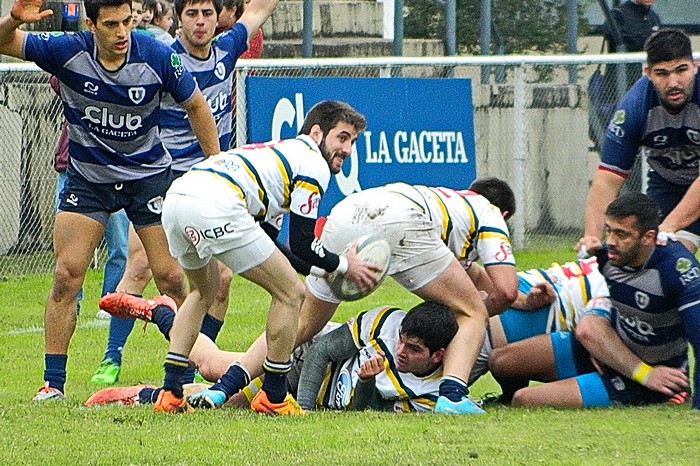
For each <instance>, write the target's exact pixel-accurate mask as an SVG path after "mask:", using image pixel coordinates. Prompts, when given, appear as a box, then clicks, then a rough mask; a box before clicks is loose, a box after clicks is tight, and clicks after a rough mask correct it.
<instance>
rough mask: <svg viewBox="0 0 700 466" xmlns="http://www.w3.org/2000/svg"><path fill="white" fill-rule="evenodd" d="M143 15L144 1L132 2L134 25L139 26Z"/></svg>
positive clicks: (132, 20)
mask: <svg viewBox="0 0 700 466" xmlns="http://www.w3.org/2000/svg"><path fill="white" fill-rule="evenodd" d="M141 16H143V3H141V2H131V23H132V25H133V26H134V27H136V26H138V24H139V23H140V22H141Z"/></svg>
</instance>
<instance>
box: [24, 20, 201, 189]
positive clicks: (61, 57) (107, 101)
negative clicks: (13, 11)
mask: <svg viewBox="0 0 700 466" xmlns="http://www.w3.org/2000/svg"><path fill="white" fill-rule="evenodd" d="M23 56H24V58H25V59H26V60H31V61H33V62H35V63H36V64H37V65H38V66H39V67H40V68H41V69H43V70H45V71H47V72H49V73H51V74H53V75H55V76H56V77H57V78H58V79H59V81H61V100H62V101H63V112H64V114H65V117H66V121H67V122H68V138H69V148H68V150H69V153H70V155H71V158H70V164H71V166H70V168H71V169H74V170H75V171H77V172H78V173H79V174H80V175H82V176H83V177H84V178H86V179H87V180H88V181H90V182H92V183H115V182H121V181H131V180H136V179H141V178H144V177H147V176H150V175H154V174H156V173H159V172H162V171H163V170H165V169H167V168H168V167H169V166H170V164H171V157H170V154H168V152H167V151H166V150H165V148H164V147H163V145H162V143H161V142H160V128H159V123H160V116H161V111H160V103H161V97H162V95H163V94H164V93H169V94H171V95H172V97H173V98H174V100H175V101H176V102H178V103H184V102H186V101H188V100H189V99H191V98H192V96H193V95H194V93H195V91H196V89H197V85H196V83H195V81H194V79H193V78H192V76H191V75H190V74H189V73H188V72H187V70H185V68H184V67H183V66H182V63H181V60H180V57H179V56H178V55H177V54H176V53H175V52H174V51H173V50H172V49H171V48H170V47H168V46H167V45H164V44H162V43H160V42H158V41H156V40H155V39H153V38H151V37H148V36H146V35H143V34H133V33H132V34H131V41H130V45H129V51H128V52H127V56H126V62H125V63H124V64H123V65H122V66H121V67H120V68H119V69H118V70H116V71H107V70H106V69H105V68H104V67H103V66H102V65H101V64H100V63H99V62H98V61H97V48H96V46H95V41H94V37H93V34H92V32H89V31H82V32H78V33H73V34H64V33H53V32H52V33H42V34H27V35H26V39H25V42H24V51H23Z"/></svg>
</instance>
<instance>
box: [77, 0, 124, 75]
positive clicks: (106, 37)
mask: <svg viewBox="0 0 700 466" xmlns="http://www.w3.org/2000/svg"><path fill="white" fill-rule="evenodd" d="M87 25H88V28H89V29H90V30H91V31H92V32H93V34H94V35H95V44H96V45H97V55H98V57H99V59H100V61H101V62H102V63H103V65H108V64H109V65H112V64H114V62H119V61H123V60H124V59H125V57H126V52H127V51H128V50H129V39H130V34H131V28H132V21H131V5H129V4H122V5H119V6H106V7H102V8H100V11H99V14H98V16H97V22H96V23H93V22H92V21H90V19H88V20H87Z"/></svg>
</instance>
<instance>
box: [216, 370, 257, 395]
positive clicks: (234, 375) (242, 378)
mask: <svg viewBox="0 0 700 466" xmlns="http://www.w3.org/2000/svg"><path fill="white" fill-rule="evenodd" d="M249 383H250V374H249V373H248V371H247V370H246V369H245V368H244V367H243V366H241V365H240V364H238V363H235V364H232V365H231V366H230V367H229V368H228V369H227V370H226V372H225V373H224V375H222V376H221V378H220V379H219V380H217V381H216V383H215V384H214V385H212V386H211V387H209V389H210V390H219V391H221V392H224V393H225V394H226V399H229V398H231V397H232V396H233V395H235V394H236V393H238V392H239V391H240V390H242V389H243V387H245V386H247V385H248V384H249Z"/></svg>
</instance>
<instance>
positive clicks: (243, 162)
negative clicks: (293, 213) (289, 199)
mask: <svg viewBox="0 0 700 466" xmlns="http://www.w3.org/2000/svg"><path fill="white" fill-rule="evenodd" d="M268 149H269V148H268ZM232 155H234V156H236V157H237V158H238V160H240V161H241V163H240V165H241V167H243V169H244V170H245V172H246V174H247V175H248V177H249V178H250V179H251V180H253V181H254V182H255V184H256V185H257V187H258V199H260V202H262V203H263V205H264V206H267V202H266V199H267V193H266V192H265V189H264V188H263V185H262V182H261V181H260V178H258V176H257V174H256V173H255V172H254V171H253V170H252V169H251V168H250V164H249V162H248V161H247V160H246V159H245V157H242V156H240V155H238V154H232ZM264 215H265V210H262V211H260V212H258V214H257V216H264Z"/></svg>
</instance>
